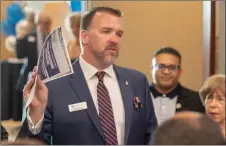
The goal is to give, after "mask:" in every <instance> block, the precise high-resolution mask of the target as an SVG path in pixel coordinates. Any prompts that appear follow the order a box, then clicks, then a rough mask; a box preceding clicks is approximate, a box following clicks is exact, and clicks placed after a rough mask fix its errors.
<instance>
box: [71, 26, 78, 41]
mask: <svg viewBox="0 0 226 146" xmlns="http://www.w3.org/2000/svg"><path fill="white" fill-rule="evenodd" d="M71 30H72V32H73V35H74V36H75V38H79V32H80V23H75V24H71Z"/></svg>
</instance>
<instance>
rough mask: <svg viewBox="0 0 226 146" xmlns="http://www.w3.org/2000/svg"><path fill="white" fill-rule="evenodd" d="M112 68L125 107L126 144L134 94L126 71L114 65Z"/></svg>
mask: <svg viewBox="0 0 226 146" xmlns="http://www.w3.org/2000/svg"><path fill="white" fill-rule="evenodd" d="M114 70H115V72H116V76H117V78H118V82H119V87H120V90H121V94H122V99H123V103H124V109H125V138H124V142H125V145H126V144H127V140H128V137H129V132H130V127H131V121H132V120H131V118H132V111H133V99H134V95H133V94H132V93H133V90H132V86H131V84H132V83H131V82H130V81H129V80H128V77H127V76H126V73H124V72H123V70H121V69H120V67H117V66H115V65H114Z"/></svg>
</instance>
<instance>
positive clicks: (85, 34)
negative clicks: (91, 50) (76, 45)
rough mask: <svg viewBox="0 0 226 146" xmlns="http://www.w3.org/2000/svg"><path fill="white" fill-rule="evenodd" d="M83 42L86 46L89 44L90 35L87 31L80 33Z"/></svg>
mask: <svg viewBox="0 0 226 146" xmlns="http://www.w3.org/2000/svg"><path fill="white" fill-rule="evenodd" d="M80 36H81V41H82V43H83V44H84V45H86V44H87V43H88V42H89V35H88V32H87V31H86V30H81V32H80Z"/></svg>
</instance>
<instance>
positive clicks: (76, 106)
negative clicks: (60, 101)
mask: <svg viewBox="0 0 226 146" xmlns="http://www.w3.org/2000/svg"><path fill="white" fill-rule="evenodd" d="M68 109H69V112H75V111H79V110H84V109H87V104H86V102H80V103H75V104H70V105H68Z"/></svg>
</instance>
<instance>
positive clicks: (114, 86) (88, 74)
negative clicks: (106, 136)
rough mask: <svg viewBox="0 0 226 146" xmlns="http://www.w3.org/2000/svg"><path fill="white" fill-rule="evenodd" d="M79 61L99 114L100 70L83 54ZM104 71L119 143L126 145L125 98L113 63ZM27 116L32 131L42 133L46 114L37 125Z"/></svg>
mask: <svg viewBox="0 0 226 146" xmlns="http://www.w3.org/2000/svg"><path fill="white" fill-rule="evenodd" d="M79 63H80V66H81V69H82V71H83V74H84V76H85V80H86V82H87V84H88V88H89V91H90V93H91V96H92V99H93V102H94V105H95V107H96V110H97V112H98V114H99V108H98V100H97V84H98V78H97V77H96V76H95V74H96V73H97V72H98V71H99V70H98V69H96V68H95V67H94V66H92V65H91V64H89V63H87V62H86V61H85V60H84V59H83V58H82V57H81V56H80V57H79ZM103 71H105V72H106V75H105V76H104V79H103V81H104V85H105V86H106V88H107V89H108V92H109V95H110V98H111V103H112V109H113V114H114V119H115V126H116V132H117V139H118V144H119V145H124V136H125V110H124V105H123V100H122V95H121V91H120V87H119V83H118V79H117V77H116V74H115V71H114V69H113V66H112V65H111V66H109V67H108V68H106V69H104V70H103ZM27 117H28V124H29V129H30V131H31V132H32V133H33V134H38V133H40V131H41V125H42V122H43V118H44V115H43V117H42V119H41V120H40V121H39V122H38V123H37V124H36V125H34V124H33V122H32V121H31V118H30V116H29V114H28V116H27Z"/></svg>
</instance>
